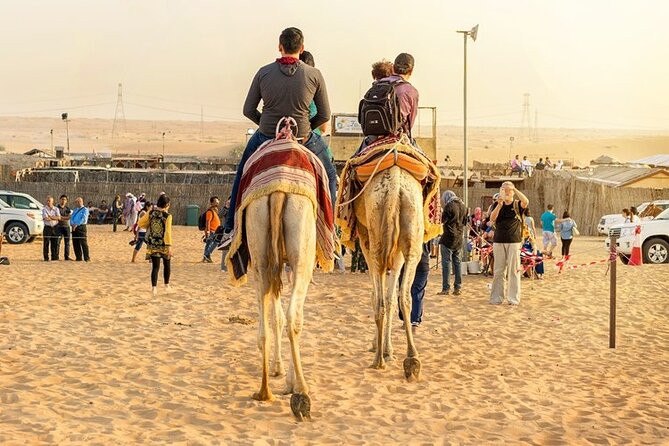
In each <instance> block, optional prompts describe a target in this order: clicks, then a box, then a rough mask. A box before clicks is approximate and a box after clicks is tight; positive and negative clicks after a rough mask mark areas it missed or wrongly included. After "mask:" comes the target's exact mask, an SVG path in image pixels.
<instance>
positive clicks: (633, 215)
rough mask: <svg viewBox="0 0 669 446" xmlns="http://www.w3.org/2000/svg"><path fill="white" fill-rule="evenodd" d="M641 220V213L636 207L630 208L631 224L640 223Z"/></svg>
mask: <svg viewBox="0 0 669 446" xmlns="http://www.w3.org/2000/svg"><path fill="white" fill-rule="evenodd" d="M640 222H641V218H640V217H639V211H637V210H636V207H634V206H632V207H631V208H630V223H640Z"/></svg>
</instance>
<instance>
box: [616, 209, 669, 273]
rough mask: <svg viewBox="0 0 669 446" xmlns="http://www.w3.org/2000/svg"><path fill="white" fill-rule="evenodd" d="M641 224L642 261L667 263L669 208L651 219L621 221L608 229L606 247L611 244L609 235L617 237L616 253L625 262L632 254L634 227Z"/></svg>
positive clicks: (668, 259)
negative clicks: (632, 221)
mask: <svg viewBox="0 0 669 446" xmlns="http://www.w3.org/2000/svg"><path fill="white" fill-rule="evenodd" d="M637 226H641V254H642V256H643V262H644V263H652V264H659V263H669V209H665V210H664V211H662V213H661V214H660V215H658V216H657V217H655V218H654V219H652V220H641V222H639V223H623V224H619V225H614V226H612V227H611V228H610V229H609V237H607V239H606V247H607V249H608V248H609V247H610V246H611V237H612V236H614V235H615V236H616V237H618V241H617V243H616V244H617V246H618V255H619V257H620V259H621V260H622V261H623V263H627V261H628V260H629V256H630V255H631V254H632V247H633V246H634V237H635V231H636V227H637Z"/></svg>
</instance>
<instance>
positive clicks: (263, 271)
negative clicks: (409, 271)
mask: <svg viewBox="0 0 669 446" xmlns="http://www.w3.org/2000/svg"><path fill="white" fill-rule="evenodd" d="M246 233H247V240H248V247H249V253H250V256H251V265H252V269H253V271H254V272H255V276H256V291H257V296H258V314H259V322H258V348H259V349H260V350H261V352H262V381H261V384H260V390H259V391H258V392H257V393H255V394H254V395H253V398H254V399H256V400H259V401H272V400H273V399H274V396H273V395H272V391H271V390H270V387H269V375H270V373H271V374H272V376H283V375H284V374H285V370H284V366H283V362H282V359H281V335H282V333H283V328H284V324H285V323H286V322H287V323H288V339H289V340H290V346H291V356H292V360H291V367H290V369H289V372H288V375H287V376H286V389H285V391H284V394H289V393H292V396H291V400H290V406H291V409H292V411H293V414H294V415H295V416H296V417H298V418H299V419H304V418H310V407H311V401H310V399H309V387H308V385H307V382H306V381H305V379H304V373H303V371H302V362H301V359H300V346H299V339H300V333H301V331H302V320H303V319H302V317H303V309H304V300H305V298H306V294H307V289H308V287H309V283H310V281H311V277H312V274H313V270H314V266H315V262H316V217H315V215H314V210H313V204H312V202H311V201H310V200H309V198H307V197H305V196H303V195H298V194H290V193H284V192H274V193H272V194H271V195H266V196H264V197H261V198H258V199H256V200H254V201H253V202H251V203H250V204H249V206H248V207H247V210H246ZM284 259H286V261H287V263H288V265H290V267H291V269H292V271H293V280H292V291H291V295H290V303H289V305H288V310H287V316H286V317H284V313H283V309H282V307H281V287H282V281H281V272H282V269H283V262H284ZM270 310H271V311H270ZM270 313H271V317H270ZM270 319H271V328H272V333H273V337H274V361H273V364H272V368H271V371H270V362H269V353H270V332H269V328H270V327H269V325H270Z"/></svg>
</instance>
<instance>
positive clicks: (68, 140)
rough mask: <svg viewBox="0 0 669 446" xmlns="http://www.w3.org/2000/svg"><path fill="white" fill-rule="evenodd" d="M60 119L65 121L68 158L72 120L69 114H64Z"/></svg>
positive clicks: (68, 154)
mask: <svg viewBox="0 0 669 446" xmlns="http://www.w3.org/2000/svg"><path fill="white" fill-rule="evenodd" d="M60 117H61V118H62V119H63V121H65V133H66V135H67V156H70V124H69V123H70V120H69V118H68V116H67V113H62V114H61V115H60Z"/></svg>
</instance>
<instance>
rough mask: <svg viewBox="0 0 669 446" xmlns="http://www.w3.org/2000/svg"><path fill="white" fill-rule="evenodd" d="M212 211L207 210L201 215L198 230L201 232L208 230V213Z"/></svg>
mask: <svg viewBox="0 0 669 446" xmlns="http://www.w3.org/2000/svg"><path fill="white" fill-rule="evenodd" d="M210 210H211V209H207V210H206V211H204V212H203V213H202V214H200V218H199V219H198V220H197V228H198V229H199V230H200V231H204V230H205V229H207V212H209V211H210Z"/></svg>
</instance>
